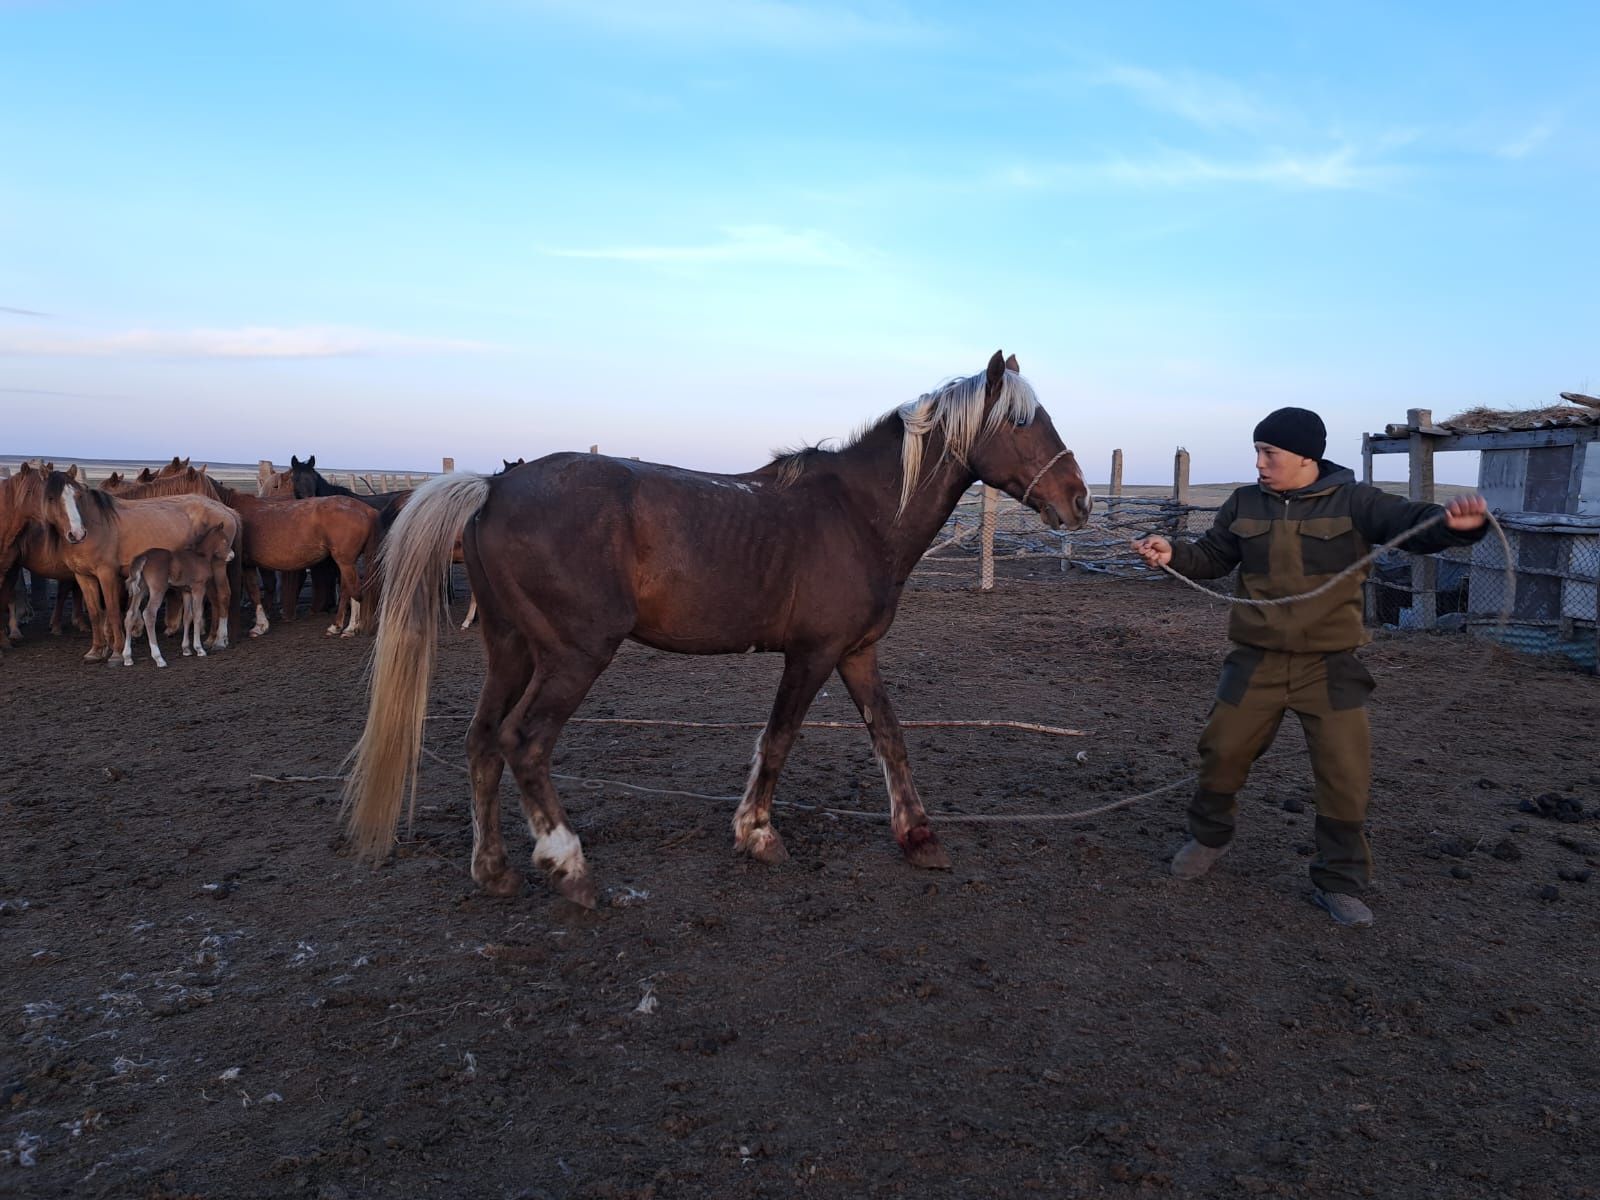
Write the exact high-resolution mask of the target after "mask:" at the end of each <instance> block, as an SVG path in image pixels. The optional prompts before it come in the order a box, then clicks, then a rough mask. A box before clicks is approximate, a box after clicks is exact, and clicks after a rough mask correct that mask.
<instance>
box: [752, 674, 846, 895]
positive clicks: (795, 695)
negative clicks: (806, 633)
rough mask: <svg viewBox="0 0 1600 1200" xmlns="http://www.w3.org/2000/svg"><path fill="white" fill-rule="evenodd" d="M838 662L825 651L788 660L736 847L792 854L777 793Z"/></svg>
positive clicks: (771, 858) (779, 858)
mask: <svg viewBox="0 0 1600 1200" xmlns="http://www.w3.org/2000/svg"><path fill="white" fill-rule="evenodd" d="M834 661H835V660H834V658H833V657H832V656H831V655H822V654H808V655H799V654H791V655H788V656H787V657H785V659H784V663H783V679H782V681H781V682H780V683H779V684H778V695H777V697H776V698H775V699H774V700H773V702H772V715H771V716H770V717H769V718H768V719H767V727H766V728H765V729H763V730H762V731H761V734H760V736H758V737H757V738H756V750H755V755H754V756H753V758H752V759H751V762H750V777H749V779H748V780H746V782H745V786H744V799H742V800H741V801H740V802H739V807H738V809H737V810H736V811H735V812H734V814H733V848H734V849H735V850H737V851H740V852H742V853H745V854H748V855H749V856H750V857H751V858H753V859H755V860H757V861H758V862H764V863H781V862H783V861H784V860H785V859H787V858H788V857H789V851H788V850H787V849H786V848H785V847H784V844H783V839H782V838H781V837H779V836H778V831H777V830H776V829H774V828H773V827H772V797H773V793H774V792H776V791H777V788H778V773H779V772H780V771H782V770H783V764H784V760H785V759H787V758H788V757H789V750H790V748H791V747H792V746H793V745H794V739H795V735H796V734H798V733H799V732H800V724H801V722H802V721H804V720H805V716H806V710H807V709H808V708H810V707H811V701H812V700H813V699H814V698H815V697H816V694H817V689H818V688H820V687H821V686H822V683H823V680H825V679H827V677H828V672H830V671H832V670H833V664H834Z"/></svg>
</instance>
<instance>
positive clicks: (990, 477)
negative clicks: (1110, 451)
mask: <svg viewBox="0 0 1600 1200" xmlns="http://www.w3.org/2000/svg"><path fill="white" fill-rule="evenodd" d="M983 410H984V414H985V417H984V422H983V430H984V432H983V434H982V436H981V437H980V438H979V439H978V440H977V442H976V443H975V444H974V445H973V447H972V451H971V453H970V455H969V461H970V462H971V465H972V469H973V470H974V471H975V472H977V475H978V478H980V479H982V480H983V482H985V483H987V484H989V485H990V486H991V487H996V488H999V489H1000V490H1001V491H1003V492H1005V493H1006V494H1007V495H1008V496H1010V497H1011V498H1012V499H1013V500H1016V501H1017V502H1018V503H1019V504H1023V505H1025V506H1027V507H1028V508H1031V509H1033V510H1034V511H1035V512H1036V513H1038V514H1039V517H1040V519H1041V520H1043V521H1044V523H1045V524H1046V525H1048V526H1050V528H1052V529H1059V528H1061V527H1062V526H1065V527H1066V528H1068V529H1081V528H1083V526H1084V525H1085V524H1086V523H1087V522H1088V520H1089V510H1090V508H1091V506H1092V504H1093V500H1092V498H1091V496H1090V495H1089V487H1088V485H1087V484H1086V483H1084V481H1083V472H1082V471H1081V470H1080V469H1079V467H1078V460H1077V459H1076V458H1075V457H1073V454H1072V451H1071V450H1069V449H1067V447H1066V446H1065V445H1064V444H1063V443H1062V441H1061V437H1060V435H1059V434H1057V433H1056V427H1055V424H1054V423H1053V422H1052V421H1051V420H1050V414H1049V413H1047V412H1046V411H1045V410H1044V406H1043V405H1042V404H1040V403H1038V401H1037V400H1036V399H1034V397H1033V389H1032V388H1031V387H1029V386H1028V384H1027V383H1026V382H1025V381H1024V380H1023V378H1022V375H1021V371H1020V368H1019V367H1018V366H1017V358H1016V355H1014V354H1013V355H1012V356H1011V357H1009V358H1002V357H1001V355H1000V351H998V350H996V351H995V352H994V357H993V358H991V359H990V360H989V366H988V369H987V371H986V372H985V378H984V399H983Z"/></svg>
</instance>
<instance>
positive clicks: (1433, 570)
mask: <svg viewBox="0 0 1600 1200" xmlns="http://www.w3.org/2000/svg"><path fill="white" fill-rule="evenodd" d="M1432 425H1433V411H1432V410H1431V409H1427V408H1408V409H1407V410H1406V429H1407V430H1408V431H1409V432H1408V434H1407V438H1406V441H1407V449H1408V450H1409V451H1410V454H1409V455H1408V457H1409V458H1410V460H1411V472H1410V474H1411V481H1410V485H1409V487H1410V495H1411V499H1412V500H1420V501H1422V502H1424V503H1426V504H1432V503H1433V494H1434V493H1433V438H1432V436H1431V435H1429V434H1426V433H1423V432H1422V430H1423V429H1425V428H1431V427H1432ZM1438 584H1439V564H1438V563H1437V562H1435V561H1434V560H1433V559H1432V558H1430V557H1428V556H1426V555H1422V554H1416V555H1413V556H1412V558H1411V613H1412V615H1413V616H1414V617H1416V619H1417V623H1418V625H1420V626H1421V627H1422V628H1423V629H1432V628H1433V627H1434V626H1435V624H1437V623H1438V616H1439V597H1438Z"/></svg>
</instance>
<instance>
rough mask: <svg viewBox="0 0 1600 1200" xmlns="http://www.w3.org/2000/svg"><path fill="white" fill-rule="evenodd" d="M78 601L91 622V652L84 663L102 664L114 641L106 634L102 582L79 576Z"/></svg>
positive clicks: (87, 576)
mask: <svg viewBox="0 0 1600 1200" xmlns="http://www.w3.org/2000/svg"><path fill="white" fill-rule="evenodd" d="M77 580H78V599H79V600H80V601H81V602H82V605H83V610H84V614H85V617H86V618H87V620H88V622H89V650H88V653H86V654H85V655H84V656H83V661H84V662H100V661H102V660H103V659H105V657H106V656H107V655H108V654H110V653H111V651H110V649H109V646H110V644H111V642H112V641H113V640H114V639H113V638H112V637H111V636H110V635H109V634H108V633H107V632H106V613H105V605H104V604H103V603H102V597H101V595H100V581H99V580H98V579H97V578H96V577H95V576H93V575H79V576H78V577H77Z"/></svg>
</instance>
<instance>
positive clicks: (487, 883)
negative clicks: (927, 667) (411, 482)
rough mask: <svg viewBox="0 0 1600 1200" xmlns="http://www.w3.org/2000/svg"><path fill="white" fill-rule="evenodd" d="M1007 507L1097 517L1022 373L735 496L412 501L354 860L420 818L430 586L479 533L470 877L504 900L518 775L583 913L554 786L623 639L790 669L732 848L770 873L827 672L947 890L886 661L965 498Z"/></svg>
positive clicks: (906, 848)
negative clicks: (897, 619) (787, 764)
mask: <svg viewBox="0 0 1600 1200" xmlns="http://www.w3.org/2000/svg"><path fill="white" fill-rule="evenodd" d="M974 479H982V480H983V481H984V482H986V483H989V484H991V485H993V486H994V487H997V488H1000V489H1002V490H1004V491H1005V492H1007V493H1008V494H1010V495H1011V496H1013V497H1015V498H1016V499H1017V500H1018V501H1020V502H1021V503H1022V504H1024V505H1026V506H1028V507H1029V508H1032V509H1034V510H1035V511H1036V512H1038V513H1039V514H1040V515H1041V517H1042V518H1043V519H1044V521H1045V522H1046V523H1047V524H1049V525H1051V526H1061V525H1066V526H1067V527H1069V528H1074V529H1075V528H1079V527H1081V526H1082V525H1083V524H1084V522H1085V521H1087V520H1088V516H1089V508H1090V497H1089V492H1088V489H1087V488H1086V487H1085V486H1084V482H1083V475H1082V474H1081V472H1080V471H1079V469H1078V466H1077V463H1076V462H1075V461H1074V459H1073V456H1072V453H1071V451H1069V450H1068V449H1067V448H1066V447H1065V446H1063V445H1062V443H1061V439H1060V438H1059V437H1058V436H1057V434H1056V431H1055V427H1054V425H1052V424H1051V421H1050V418H1049V416H1048V415H1047V414H1046V413H1045V411H1044V409H1043V408H1042V407H1041V406H1040V405H1039V403H1038V401H1037V400H1036V398H1035V396H1034V392H1033V388H1032V387H1031V386H1029V384H1028V383H1027V382H1026V381H1025V380H1024V379H1023V378H1022V376H1021V375H1020V374H1018V373H1017V367H1016V359H1015V358H1012V359H1010V360H1004V359H1002V357H1001V355H1000V354H999V353H996V354H995V356H994V358H993V359H991V360H990V362H989V365H988V368H987V370H986V371H983V372H980V373H979V374H977V375H974V376H972V377H970V378H966V379H957V380H954V381H953V382H951V383H948V384H946V385H944V386H943V387H941V388H939V389H938V390H936V391H933V392H930V393H928V394H926V395H923V396H921V397H919V398H918V399H916V400H914V401H912V402H910V403H908V404H906V405H904V406H902V407H900V408H898V409H895V410H894V411H892V412H890V413H888V414H887V415H886V416H884V417H883V418H882V419H881V420H879V421H878V422H877V423H876V424H874V425H872V426H871V427H869V428H867V429H866V430H864V431H863V432H861V433H860V434H859V435H858V436H857V437H856V438H855V439H853V440H852V441H851V442H850V443H849V444H848V445H846V446H845V447H844V448H842V449H840V450H835V451H826V450H820V449H816V448H812V449H807V450H802V451H800V452H798V453H795V454H790V455H786V456H784V457H782V458H779V459H776V460H774V461H773V462H771V463H769V464H768V465H767V466H765V467H763V468H761V469H759V470H756V471H752V472H750V473H748V474H745V475H711V474H705V473H702V472H699V471H688V470H683V469H680V468H676V467H668V466H659V465H656V464H653V463H639V462H633V461H631V460H622V459H614V458H606V457H602V456H600V455H595V454H553V455H550V456H549V457H546V458H542V459H539V460H537V461H535V462H532V463H529V464H528V465H526V466H523V467H519V468H517V469H516V470H515V471H509V472H507V473H506V474H504V475H502V476H499V477H492V478H491V477H486V476H482V475H475V474H468V473H462V474H452V475H445V476H441V477H439V478H436V479H433V480H431V481H429V482H428V483H426V484H424V485H423V486H422V487H421V488H419V489H418V491H417V495H416V498H415V499H414V500H413V501H412V502H411V503H410V504H409V505H407V506H406V509H405V511H404V512H402V513H401V514H400V519H399V521H397V522H396V524H395V528H394V531H393V532H392V533H391V534H390V536H389V538H388V540H387V541H386V542H385V544H384V549H383V552H382V555H381V560H382V570H383V574H384V598H383V603H382V611H383V618H382V622H381V624H380V628H379V631H378V642H377V646H376V647H375V649H374V653H373V669H372V683H371V694H370V699H369V707H368V713H367V722H366V726H365V728H364V730H363V732H362V734H361V738H360V740H359V742H358V743H357V744H356V747H355V749H354V750H353V751H352V753H351V761H352V770H351V773H350V775H349V777H348V781H347V782H346V785H345V790H344V807H345V813H346V821H347V828H348V831H349V834H350V836H351V839H352V841H353V843H354V845H355V847H356V849H357V850H358V852H360V853H361V854H363V855H369V856H375V855H377V854H381V853H382V852H383V851H385V850H386V849H387V848H388V847H389V846H390V845H391V844H392V843H393V840H394V832H395V826H396V823H397V822H398V820H399V817H400V811H401V808H402V807H403V805H404V802H405V800H406V797H407V796H408V795H409V797H410V799H411V801H412V803H413V805H414V803H415V798H416V777H417V761H418V754H419V751H420V749H421V742H422V729H423V722H424V720H425V717H426V712H427V697H428V681H429V677H430V675H431V674H432V670H433V661H434V655H435V651H436V646H437V642H438V632H437V631H438V625H439V620H440V596H441V592H442V589H441V587H440V579H441V577H442V575H443V573H444V571H445V569H446V568H447V566H448V563H449V559H450V547H451V544H452V543H453V542H454V540H455V535H456V531H457V530H459V529H461V528H462V527H463V525H465V529H466V536H465V547H466V560H467V573H468V576H469V577H470V578H471V580H472V587H473V590H474V591H475V592H476V593H477V596H478V605H479V610H480V615H481V619H482V629H483V640H484V647H485V651H486V662H487V676H486V678H485V680H484V684H483V691H482V692H481V694H480V695H479V697H478V705H477V710H476V712H475V713H474V714H473V718H472V723H471V725H470V727H469V729H468V732H467V759H468V763H469V773H470V775H471V778H472V809H473V812H472V818H473V819H472V830H473V847H472V877H473V879H474V880H476V881H477V883H478V884H479V886H481V887H482V888H483V889H484V890H485V891H487V892H489V893H491V894H493V895H498V896H506V895H511V894H512V893H514V892H515V891H516V890H517V889H518V888H519V887H520V886H521V877H520V876H519V875H518V874H517V873H516V872H515V871H514V870H512V869H511V868H510V867H509V866H508V864H507V861H506V852H505V847H504V845H503V843H502V841H501V836H500V817H499V796H498V793H499V785H500V777H501V774H502V771H503V770H504V768H505V766H507V765H509V766H510V767H511V770H512V773H513V774H514V776H515V778H516V781H517V787H518V789H519V790H520V792H521V794H522V808H523V812H524V814H525V815H526V817H527V821H528V827H529V829H530V831H531V832H532V834H533V836H534V838H535V846H534V851H533V864H534V866H535V867H538V868H541V869H543V870H545V871H546V872H548V874H549V877H550V879H551V882H552V883H553V884H554V886H555V887H556V888H557V889H558V890H559V891H560V892H561V893H562V894H563V895H564V896H566V897H567V898H568V899H570V900H572V901H574V902H576V903H578V904H581V905H586V906H591V907H592V906H593V905H594V903H595V899H596V893H595V885H594V883H593V881H592V879H591V877H590V874H589V869H588V865H587V863H586V862H585V861H584V855H583V848H582V846H581V845H580V843H579V840H578V838H577V836H576V835H575V834H574V833H573V832H572V830H571V829H570V828H569V827H568V825H567V820H566V814H565V813H564V812H563V811H562V807H561V801H560V798H559V797H558V796H557V794H556V791H555V788H554V786H553V785H552V783H551V781H550V756H551V752H552V750H553V748H554V746H555V743H556V739H557V738H558V737H559V736H560V733H561V729H562V726H563V725H564V724H565V723H566V721H567V719H568V718H569V717H570V716H571V715H572V713H573V712H574V711H575V710H576V709H577V707H578V705H579V704H581V703H582V701H583V698H584V696H585V695H586V694H587V692H588V691H589V688H590V686H591V685H592V684H593V683H594V680H595V678H596V677H597V676H598V675H599V674H600V672H601V671H603V670H605V668H606V666H607V665H608V664H609V663H610V662H611V659H612V656H613V655H614V654H615V653H616V651H617V647H618V646H619V645H620V644H621V643H622V641H623V640H624V639H630V638H631V639H632V640H634V641H638V642H642V643H644V644H645V645H648V646H653V647H655V648H657V649H662V650H673V651H678V652H681V653H684V654H732V653H741V652H754V651H758V650H760V651H776V652H778V653H781V654H782V655H783V656H784V667H783V678H782V682H781V683H780V684H779V687H778V695H777V698H776V699H775V700H774V702H773V706H772V713H771V716H770V717H769V719H768V721H767V725H766V728H765V730H764V731H763V732H762V733H761V735H760V736H759V737H758V738H757V739H756V745H755V755H754V760H753V762H752V764H751V769H750V775H749V779H748V781H747V783H746V784H745V790H744V798H743V800H742V801H741V802H740V804H739V807H738V810H737V811H736V812H735V814H734V817H733V834H734V847H735V849H736V850H739V851H743V852H744V853H746V854H749V855H751V856H752V857H754V858H756V859H758V860H760V861H763V862H768V863H776V862H781V861H782V860H783V859H785V858H786V857H787V856H788V855H787V851H786V850H785V849H784V845H783V841H782V839H780V838H779V836H778V833H777V831H776V830H775V829H774V828H773V827H772V822H771V805H772V799H773V792H774V789H775V786H776V782H777V777H778V772H779V770H780V769H781V768H782V766H783V763H784V759H785V758H786V757H787V755H788V753H789V749H790V746H791V745H792V744H793V742H794V739H795V736H796V734H797V733H798V732H799V729H800V725H801V722H802V721H803V719H804V717H805V713H806V709H807V708H808V707H809V706H810V704H811V701H812V698H813V697H814V696H815V695H816V693H817V690H818V688H820V687H821V686H822V684H823V682H824V681H825V680H826V679H827V677H828V674H829V673H830V672H832V671H834V670H837V671H838V672H839V675H840V677H841V678H842V679H843V680H844V685H845V687H846V689H847V690H848V691H849V693H850V698H851V699H852V700H853V701H855V704H856V707H857V708H858V709H859V710H860V712H861V717H862V720H863V721H864V722H865V724H866V727H867V729H868V731H869V732H870V734H871V738H872V747H873V751H874V753H875V754H876V756H877V758H878V761H879V763H880V765H881V766H882V768H883V774H884V780H885V783H886V784H887V785H888V791H889V811H890V819H891V823H892V827H893V831H894V835H895V839H896V840H897V841H898V842H899V844H900V846H901V849H902V850H903V852H904V854H905V856H906V858H907V860H908V861H909V862H910V863H911V864H912V865H914V866H919V867H948V866H949V861H950V860H949V858H948V857H947V856H946V854H945V852H944V850H943V848H942V847H941V846H940V845H939V842H938V839H937V837H936V836H935V835H934V832H933V829H932V828H931V826H930V824H929V821H928V815H927V813H926V811H925V810H924V809H923V806H922V801H921V800H920V799H919V798H918V796H917V791H916V788H915V786H914V785H913V783H912V780H911V770H910V766H909V764H908V760H907V756H906V748H905V742H904V739H903V738H902V736H901V733H900V726H899V724H898V722H897V720H896V718H895V715H894V710H893V708H892V707H891V705H890V703H889V695H888V692H887V690H886V689H885V687H884V683H883V679H882V677H881V676H880V675H879V672H878V652H877V643H878V639H879V638H881V637H883V635H884V634H885V633H887V632H888V630H889V626H890V624H891V623H892V622H893V620H894V615H895V610H896V607H897V606H898V604H899V601H900V595H901V591H902V589H903V588H904V586H905V581H906V578H907V577H908V576H909V575H910V574H911V572H912V569H913V568H914V567H915V566H916V565H917V562H918V561H919V560H920V559H921V557H922V555H923V553H924V551H926V550H927V548H928V545H929V543H931V542H932V540H933V538H934V536H935V535H936V534H937V533H938V531H939V529H940V528H941V527H942V526H943V525H944V523H945V520H946V519H947V518H948V517H949V515H950V513H951V511H952V510H953V509H954V508H955V505H956V503H957V501H959V500H960V498H961V494H962V493H963V492H964V491H965V490H966V489H967V487H968V486H969V485H970V484H971V483H972V482H973V480H974Z"/></svg>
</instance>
